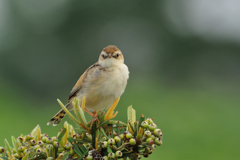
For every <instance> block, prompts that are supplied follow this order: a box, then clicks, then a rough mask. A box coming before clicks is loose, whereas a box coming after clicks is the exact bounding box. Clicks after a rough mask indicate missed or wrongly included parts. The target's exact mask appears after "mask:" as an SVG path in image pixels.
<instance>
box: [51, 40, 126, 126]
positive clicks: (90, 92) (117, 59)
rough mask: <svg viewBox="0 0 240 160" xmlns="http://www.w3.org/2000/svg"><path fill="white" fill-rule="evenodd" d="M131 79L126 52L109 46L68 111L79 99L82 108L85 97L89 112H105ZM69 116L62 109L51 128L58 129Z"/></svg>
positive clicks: (76, 88) (83, 79) (82, 80)
mask: <svg viewBox="0 0 240 160" xmlns="http://www.w3.org/2000/svg"><path fill="white" fill-rule="evenodd" d="M128 79H129V70H128V67H127V65H126V64H124V57H123V54H122V52H121V51H120V50H119V49H118V48H117V46H115V45H109V46H107V47H105V48H103V50H102V52H101V53H100V56H99V58H98V61H97V62H96V63H94V64H93V65H91V66H90V67H89V68H87V70H86V71H85V72H84V73H83V74H82V75H81V76H80V78H79V79H78V81H77V82H76V84H75V85H74V87H73V88H72V90H71V92H70V94H69V97H68V102H67V104H66V105H65V107H66V108H67V109H68V110H69V111H70V110H72V109H73V106H72V102H73V101H74V99H75V98H76V99H77V100H78V102H79V104H82V99H83V97H85V99H86V100H85V108H87V109H88V110H92V111H93V112H97V111H98V110H103V109H104V108H107V107H109V106H111V104H112V103H113V102H114V101H115V100H116V99H117V98H118V97H120V96H121V95H122V94H123V93H124V91H125V88H126V85H127V80H128ZM65 115H66V112H65V111H64V110H63V109H61V110H60V111H59V112H58V113H57V114H56V115H55V116H53V117H52V118H51V120H50V121H49V122H48V123H47V125H50V124H52V123H53V126H56V125H58V124H59V123H60V122H61V120H62V119H63V117H64V116H65Z"/></svg>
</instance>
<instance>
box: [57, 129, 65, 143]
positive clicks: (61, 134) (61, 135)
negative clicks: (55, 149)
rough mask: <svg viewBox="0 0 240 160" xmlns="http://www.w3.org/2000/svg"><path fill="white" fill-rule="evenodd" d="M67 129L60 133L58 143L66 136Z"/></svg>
mask: <svg viewBox="0 0 240 160" xmlns="http://www.w3.org/2000/svg"><path fill="white" fill-rule="evenodd" d="M66 131H67V129H66V128H63V130H62V132H61V133H60V135H59V136H58V141H59V142H60V141H61V140H62V138H63V136H64V134H65V133H66Z"/></svg>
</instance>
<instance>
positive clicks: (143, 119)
mask: <svg viewBox="0 0 240 160" xmlns="http://www.w3.org/2000/svg"><path fill="white" fill-rule="evenodd" d="M143 121H145V117H144V116H143V115H142V116H141V117H140V118H139V121H138V128H140V127H141V124H142V122H143Z"/></svg>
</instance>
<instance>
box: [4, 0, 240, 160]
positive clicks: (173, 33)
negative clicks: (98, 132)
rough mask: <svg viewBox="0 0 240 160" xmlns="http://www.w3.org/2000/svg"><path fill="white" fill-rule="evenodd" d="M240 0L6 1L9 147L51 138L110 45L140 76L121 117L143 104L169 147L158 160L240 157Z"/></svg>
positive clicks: (124, 99)
mask: <svg viewBox="0 0 240 160" xmlns="http://www.w3.org/2000/svg"><path fill="white" fill-rule="evenodd" d="M239 6H240V1H237V0H195V1H192V0H178V1H175V0H168V1H166V0H153V1H139V0H138V1H137V0H133V1H126V0H125V1H124V0H122V1H106V0H102V1H74V0H73V1H69V0H58V1H47V0H38V1H32V0H21V1H14V0H8V1H6V0H0V108H1V112H0V120H1V125H0V128H1V134H0V146H4V138H7V139H8V140H10V139H11V135H13V136H16V137H17V136H19V135H20V134H21V133H22V134H28V133H30V132H31V130H32V129H33V128H34V127H35V126H36V125H37V124H40V126H41V129H42V132H43V133H48V134H49V135H50V136H54V135H56V134H57V132H58V130H59V129H60V128H62V127H63V122H64V121H68V122H70V123H72V121H71V120H70V119H69V118H68V117H66V118H64V120H63V122H61V123H60V125H58V126H57V127H52V126H47V125H46V123H47V122H48V121H49V119H50V118H51V117H52V116H53V115H54V114H55V113H56V112H57V111H58V110H59V109H60V106H59V105H58V103H57V101H56V99H57V98H59V99H61V100H62V102H64V103H66V102H67V98H68V94H69V92H70V91H71V89H72V87H73V85H74V84H75V83H76V81H77V79H78V78H79V77H80V75H81V74H82V73H83V72H84V71H85V69H87V67H89V66H90V65H91V64H93V63H95V62H96V61H97V60H98V56H99V54H100V52H101V50H102V49H103V48H104V47H106V46H107V45H110V44H113V45H116V46H118V47H119V48H120V49H121V51H122V52H123V54H124V57H125V63H126V64H127V65H128V67H129V70H130V79H129V81H128V85H127V88H126V90H125V93H124V94H123V96H122V97H121V100H120V103H119V104H118V107H117V110H118V111H119V113H118V116H117V117H116V118H115V119H119V120H121V121H126V120H127V116H126V112H127V107H128V106H129V105H133V107H134V108H135V109H136V110H137V116H138V117H139V116H140V115H141V114H142V113H144V115H145V116H146V117H151V118H153V119H154V120H155V122H156V123H157V125H158V127H159V128H161V129H162V131H163V145H162V146H161V147H158V148H157V149H156V150H157V151H156V152H154V153H153V154H152V155H151V156H150V157H149V160H155V159H164V160H176V159H178V160H192V159H194V160H202V159H209V160H225V159H231V160H235V159H239V158H240V155H239V149H240V147H239V141H240V136H239V135H240V127H239V123H240V118H239V117H240V108H239V107H240V84H239V81H240V54H239V53H240V10H239Z"/></svg>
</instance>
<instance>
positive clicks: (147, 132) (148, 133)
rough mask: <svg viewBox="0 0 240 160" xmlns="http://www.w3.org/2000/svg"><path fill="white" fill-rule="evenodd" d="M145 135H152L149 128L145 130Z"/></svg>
mask: <svg viewBox="0 0 240 160" xmlns="http://www.w3.org/2000/svg"><path fill="white" fill-rule="evenodd" d="M144 135H145V136H146V137H151V135H152V133H151V132H150V131H149V130H147V131H145V132H144Z"/></svg>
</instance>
